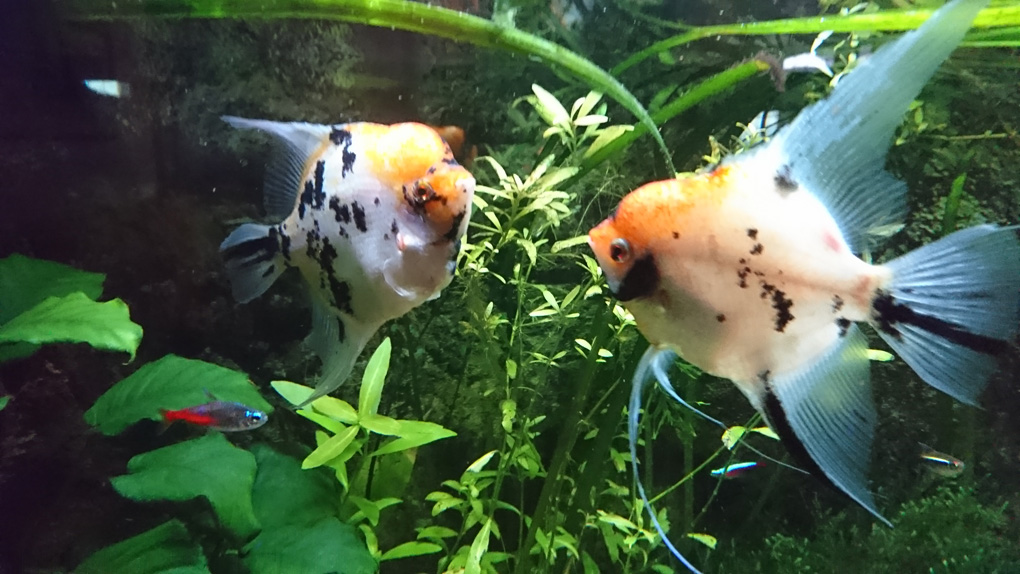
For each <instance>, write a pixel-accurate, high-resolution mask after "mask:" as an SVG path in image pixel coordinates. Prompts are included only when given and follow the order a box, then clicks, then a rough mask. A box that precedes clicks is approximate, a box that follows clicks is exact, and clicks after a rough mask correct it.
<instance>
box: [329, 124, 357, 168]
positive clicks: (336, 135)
mask: <svg viewBox="0 0 1020 574" xmlns="http://www.w3.org/2000/svg"><path fill="white" fill-rule="evenodd" d="M329 141H331V142H333V145H336V146H341V145H342V146H344V149H343V152H342V153H341V156H340V157H341V160H342V162H343V167H342V169H341V170H340V175H341V176H343V177H347V175H348V174H349V173H351V172H352V171H354V160H355V159H357V156H356V155H355V154H354V153H353V152H352V151H351V132H349V131H347V130H345V129H343V128H340V127H334V128H333V130H332V131H331V132H330V133H329Z"/></svg>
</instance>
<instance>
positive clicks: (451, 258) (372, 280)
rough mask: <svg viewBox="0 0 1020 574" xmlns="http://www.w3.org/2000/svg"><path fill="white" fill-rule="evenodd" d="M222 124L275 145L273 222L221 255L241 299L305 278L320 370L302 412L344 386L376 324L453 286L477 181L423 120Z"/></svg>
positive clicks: (270, 176) (269, 199) (268, 200)
mask: <svg viewBox="0 0 1020 574" xmlns="http://www.w3.org/2000/svg"><path fill="white" fill-rule="evenodd" d="M223 119H224V120H225V121H226V122H227V123H229V124H230V125H232V126H234V127H236V128H242V129H258V130H262V131H264V132H267V133H269V134H271V135H272V136H274V137H275V138H276V139H277V140H278V141H277V143H278V154H277V157H275V158H274V159H273V160H272V162H271V163H270V166H269V171H268V173H267V175H266V184H265V208H266V212H267V215H268V217H269V218H271V219H272V220H274V221H275V222H276V223H274V224H273V225H256V224H245V225H242V226H241V227H239V228H238V229H237V230H235V231H234V232H233V233H231V234H230V236H229V237H227V239H226V240H225V241H224V242H223V244H222V245H221V246H220V250H221V251H222V253H223V257H224V259H225V261H226V267H227V271H228V273H229V276H230V281H231V285H232V287H233V292H234V296H235V298H236V299H237V300H239V301H241V302H247V301H250V300H252V299H254V298H256V297H258V296H259V295H261V294H262V293H263V292H265V291H266V289H268V288H269V286H270V285H272V283H273V281H275V280H276V278H277V277H279V276H280V274H281V273H283V271H284V270H285V269H287V268H292V267H293V268H297V269H298V270H299V271H300V272H301V274H302V275H303V276H304V278H305V281H306V283H307V286H308V289H309V291H310V292H311V294H312V297H311V299H312V332H311V335H310V336H309V339H308V342H309V344H310V346H311V347H312V349H313V350H314V351H315V353H316V354H317V355H318V356H319V358H320V359H322V363H323V368H322V375H321V377H320V379H319V381H318V382H317V384H316V385H315V392H314V393H313V394H312V395H311V396H310V397H309V398H308V399H307V400H306V401H305V403H304V404H308V403H310V402H312V401H314V400H315V399H317V398H319V397H321V396H323V395H325V394H327V393H329V392H331V391H333V390H334V389H336V388H337V387H338V386H340V384H341V383H343V382H344V380H345V379H346V378H347V377H348V375H350V372H351V369H352V368H353V366H354V362H355V360H356V359H357V358H358V355H360V354H361V351H362V349H363V348H364V346H365V344H366V343H367V342H368V340H369V338H371V337H372V335H373V334H375V332H376V331H377V330H378V329H379V328H380V327H381V326H382V325H383V324H384V323H386V322H387V321H389V320H391V319H395V318H397V317H400V316H402V315H404V314H405V313H407V312H409V311H410V310H412V309H414V308H415V307H417V306H419V305H421V304H422V303H424V302H425V301H428V300H430V299H434V298H436V297H438V296H439V293H440V291H442V289H443V288H444V287H446V286H447V285H448V284H449V283H450V281H451V279H452V278H453V272H454V268H455V266H456V258H457V254H458V252H459V250H460V241H461V238H462V237H463V236H464V233H465V231H466V230H467V225H468V219H470V217H471V201H472V198H473V196H474V191H475V180H474V178H473V177H472V176H471V174H470V173H469V172H468V171H467V170H466V169H464V167H462V166H461V165H459V164H458V163H457V161H456V160H455V159H454V156H453V153H452V151H451V150H450V146H449V145H447V143H446V142H445V141H443V139H442V138H441V137H440V135H439V134H438V133H437V132H436V131H435V130H433V129H432V128H430V127H428V126H426V125H424V124H418V123H403V124H394V125H391V126H387V125H381V124H373V123H350V124H339V125H332V126H329V125H314V124H307V123H280V122H271V121H264V120H248V119H242V118H235V117H224V118H223Z"/></svg>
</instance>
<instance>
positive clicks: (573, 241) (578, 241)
mask: <svg viewBox="0 0 1020 574" xmlns="http://www.w3.org/2000/svg"><path fill="white" fill-rule="evenodd" d="M585 243H588V236H587V235H578V236H577V237H571V238H570V239H564V240H562V241H557V242H556V243H553V245H552V252H553V253H559V252H560V251H563V250H564V249H569V248H571V247H574V246H576V245H584V244H585Z"/></svg>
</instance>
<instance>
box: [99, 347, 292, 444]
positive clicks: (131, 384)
mask: <svg viewBox="0 0 1020 574" xmlns="http://www.w3.org/2000/svg"><path fill="white" fill-rule="evenodd" d="M209 394H211V395H213V396H214V397H216V399H218V400H221V401H236V402H239V403H242V404H245V405H248V406H249V407H252V408H256V409H259V410H261V411H265V412H267V413H271V412H272V411H273V407H272V406H270V405H269V403H267V402H266V401H265V399H263V398H262V395H260V394H259V391H258V389H257V388H255V386H254V385H253V384H252V383H251V382H250V381H249V380H248V376H247V375H245V374H244V373H242V372H240V371H235V370H232V369H228V368H226V367H220V366H219V365H214V364H212V363H206V362H204V361H196V360H192V359H185V358H182V357H178V356H176V355H167V356H165V357H163V358H162V359H159V360H158V361H153V362H151V363H148V364H147V365H145V366H143V367H142V368H140V369H138V370H137V371H135V372H134V373H133V374H132V375H131V376H129V377H127V378H126V379H124V380H122V381H120V382H119V383H117V384H115V385H114V386H113V387H111V388H110V390H108V391H106V392H105V393H103V396H101V397H99V400H97V401H96V404H94V405H92V408H91V409H89V410H88V411H87V412H86V413H85V420H86V421H87V422H88V423H89V424H90V425H92V426H94V427H96V429H98V430H99V432H101V433H103V434H106V435H114V434H117V433H119V432H121V431H122V430H124V429H125V428H127V426H128V425H130V424H133V423H135V422H137V421H139V420H141V419H152V420H160V418H161V416H160V409H170V410H173V409H183V408H186V407H190V406H194V405H200V404H203V403H207V402H209V400H210V399H209Z"/></svg>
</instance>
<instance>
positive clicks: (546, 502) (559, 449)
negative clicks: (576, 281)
mask: <svg viewBox="0 0 1020 574" xmlns="http://www.w3.org/2000/svg"><path fill="white" fill-rule="evenodd" d="M610 305H612V303H610V302H605V303H603V304H601V305H599V307H598V310H597V311H596V312H595V316H594V317H593V319H592V324H593V325H596V326H597V327H596V328H597V331H596V333H595V335H594V336H593V337H592V339H591V350H590V351H588V357H587V359H586V360H585V364H584V369H583V371H582V373H581V376H580V377H579V378H578V382H577V387H576V389H575V392H574V401H573V402H572V403H571V405H570V409H569V410H568V411H567V415H566V420H564V422H563V426H562V429H563V430H562V431H561V433H560V436H559V440H558V441H557V442H556V451H555V452H554V454H553V458H552V462H550V463H549V470H548V471H547V473H546V479H545V483H544V484H543V485H542V492H541V494H539V497H538V504H537V505H536V506H535V512H534V514H532V518H531V527H530V528H528V535H527V537H526V538H525V539H524V542H523V543H522V544H521V546H520V548H518V549H517V566H516V568H515V572H517V574H531V572H532V570H531V547H532V546H534V545H535V538H536V534H537V532H538V529H539V528H541V527H545V529H546V531H549V528H548V524H547V523H548V522H549V518H550V517H551V516H555V512H556V504H555V503H556V501H557V499H558V498H559V494H560V487H561V485H562V482H563V481H562V477H563V475H564V471H565V468H566V466H567V462H568V460H569V458H570V451H572V450H573V448H574V444H575V443H576V442H577V437H578V434H580V424H579V423H580V421H581V413H582V411H583V410H584V405H585V403H586V402H587V400H588V394H589V392H590V391H591V387H592V382H593V381H594V379H595V371H596V367H597V365H598V356H599V354H598V350H599V349H600V348H601V346H602V344H603V341H604V340H605V339H607V338H608V337H609V336H611V333H612V330H611V328H610V326H609V323H608V322H607V321H606V315H607V309H608V308H609V306H610Z"/></svg>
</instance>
